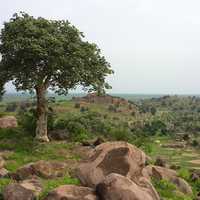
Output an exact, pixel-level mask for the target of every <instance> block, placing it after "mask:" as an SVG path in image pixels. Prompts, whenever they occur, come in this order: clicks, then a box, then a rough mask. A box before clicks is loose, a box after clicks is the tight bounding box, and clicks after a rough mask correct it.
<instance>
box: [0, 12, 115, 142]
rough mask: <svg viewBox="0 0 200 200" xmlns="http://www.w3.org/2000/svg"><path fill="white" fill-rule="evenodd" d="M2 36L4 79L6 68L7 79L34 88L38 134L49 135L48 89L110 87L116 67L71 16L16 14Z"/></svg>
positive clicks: (60, 91)
mask: <svg viewBox="0 0 200 200" xmlns="http://www.w3.org/2000/svg"><path fill="white" fill-rule="evenodd" d="M0 41H1V43H0V53H1V55H2V60H1V65H0V80H1V77H3V74H5V73H6V75H7V79H6V81H3V84H4V83H5V82H8V81H10V80H12V81H13V84H14V85H15V87H16V89H17V90H18V91H19V90H25V91H30V92H33V91H35V93H36V96H37V128H36V138H37V139H38V140H41V141H48V137H47V100H46V96H45V94H46V92H47V91H48V89H51V90H53V91H55V92H57V93H58V94H63V93H67V92H68V90H69V89H74V88H76V87H77V86H78V85H81V86H82V87H83V88H84V89H86V90H89V91H90V90H98V91H99V90H100V88H101V90H102V89H103V88H109V87H110V86H109V85H108V84H107V83H106V82H105V78H106V76H107V75H108V74H112V73H113V71H112V70H111V68H110V64H109V63H108V62H107V61H106V59H105V58H104V57H103V56H102V55H101V51H100V49H99V48H98V47H97V45H95V44H93V43H89V42H87V41H85V39H84V35H83V33H82V32H80V31H79V30H78V29H77V28H76V27H75V26H73V25H71V24H70V23H69V22H68V21H64V20H62V21H56V20H47V19H44V18H42V17H39V18H34V17H32V16H30V15H28V14H26V13H23V12H21V13H20V14H14V15H13V17H12V18H11V19H10V21H9V22H6V23H4V28H3V29H2V31H1V35H0ZM0 82H2V81H0ZM0 85H1V84H0Z"/></svg>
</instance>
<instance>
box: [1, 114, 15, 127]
mask: <svg viewBox="0 0 200 200" xmlns="http://www.w3.org/2000/svg"><path fill="white" fill-rule="evenodd" d="M16 127H17V119H16V117H14V116H5V117H1V118H0V128H16Z"/></svg>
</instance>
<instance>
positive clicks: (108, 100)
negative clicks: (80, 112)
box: [73, 93, 129, 105]
mask: <svg viewBox="0 0 200 200" xmlns="http://www.w3.org/2000/svg"><path fill="white" fill-rule="evenodd" d="M73 100H74V101H75V102H87V103H97V104H118V105H128V104H129V102H128V100H126V99H123V98H120V97H114V96H111V95H108V94H104V95H97V93H90V94H88V95H87V96H84V97H75V98H73Z"/></svg>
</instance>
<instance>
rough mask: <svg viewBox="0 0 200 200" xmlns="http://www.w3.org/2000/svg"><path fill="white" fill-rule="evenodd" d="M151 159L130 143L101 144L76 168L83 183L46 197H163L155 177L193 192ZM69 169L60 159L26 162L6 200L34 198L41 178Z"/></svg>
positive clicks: (61, 199) (47, 199) (119, 199)
mask: <svg viewBox="0 0 200 200" xmlns="http://www.w3.org/2000/svg"><path fill="white" fill-rule="evenodd" d="M148 160H149V158H148V157H147V156H146V155H145V153H144V152H143V151H141V150H140V149H138V148H136V147H135V146H134V145H131V144H129V143H126V142H106V143H102V144H100V145H98V146H96V147H95V148H94V149H92V150H91V151H90V154H89V158H88V159H87V160H85V161H83V162H82V163H81V164H80V165H79V166H78V168H77V169H76V170H75V175H76V177H77V178H79V180H80V182H81V184H82V186H75V185H63V186H60V187H58V188H56V189H54V190H53V191H51V192H49V194H48V195H47V196H46V197H45V198H44V200H64V199H68V200H160V197H159V195H158V193H157V192H156V190H155V188H154V187H153V185H152V184H151V178H152V177H153V178H156V179H166V180H168V181H170V182H172V183H174V184H175V185H176V186H177V189H178V190H179V191H180V192H182V193H185V194H191V193H192V190H191V187H190V186H189V185H188V183H187V182H186V181H184V180H183V179H181V178H179V177H178V175H177V173H176V171H174V170H172V169H168V168H166V167H160V166H153V165H147V163H148ZM2 163H3V162H2ZM0 164H1V162H0ZM159 164H160V161H159ZM66 169H67V166H66V164H65V163H60V162H48V161H38V162H36V163H30V164H28V165H25V166H24V167H21V168H20V169H18V170H17V171H16V173H14V174H10V176H12V177H13V178H14V179H16V180H17V181H18V182H16V183H12V184H10V185H8V186H7V187H6V188H5V190H4V192H3V197H4V200H19V199H20V200H33V199H35V198H36V197H37V196H38V195H39V194H40V193H41V191H42V185H41V182H40V178H45V179H50V178H56V177H60V176H64V175H65V172H66ZM39 177H40V178H39Z"/></svg>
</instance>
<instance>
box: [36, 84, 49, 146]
mask: <svg viewBox="0 0 200 200" xmlns="http://www.w3.org/2000/svg"><path fill="white" fill-rule="evenodd" d="M36 94H37V127H36V139H37V140H39V141H41V142H49V138H48V135H47V101H46V87H45V86H38V87H36Z"/></svg>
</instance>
